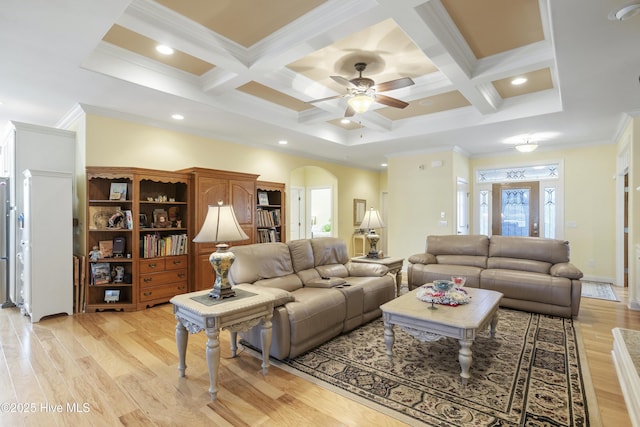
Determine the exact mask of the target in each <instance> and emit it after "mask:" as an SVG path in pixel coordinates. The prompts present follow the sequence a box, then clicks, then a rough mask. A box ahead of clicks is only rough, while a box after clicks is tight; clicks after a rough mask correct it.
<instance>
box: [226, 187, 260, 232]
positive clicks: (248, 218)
mask: <svg viewBox="0 0 640 427" xmlns="http://www.w3.org/2000/svg"><path fill="white" fill-rule="evenodd" d="M229 189H230V191H231V203H232V205H233V210H234V212H235V214H236V218H237V219H238V223H239V224H240V226H241V227H242V230H243V231H244V232H245V233H247V236H249V239H248V240H244V241H242V242H234V243H233V244H234V245H246V244H249V243H253V242H254V241H255V240H254V237H253V235H254V229H255V222H254V212H255V197H256V196H255V194H256V193H255V181H245V180H230V181H229Z"/></svg>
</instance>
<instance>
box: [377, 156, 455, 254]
mask: <svg viewBox="0 0 640 427" xmlns="http://www.w3.org/2000/svg"><path fill="white" fill-rule="evenodd" d="M454 158H457V155H454V153H453V152H442V153H425V154H411V155H407V156H400V157H393V158H391V159H389V162H388V164H389V166H388V188H389V207H388V212H389V224H388V236H389V237H388V239H389V242H388V247H389V255H390V256H394V257H395V256H399V257H403V258H408V257H409V256H410V255H412V254H414V253H417V252H422V251H424V249H425V237H426V236H427V235H428V234H452V233H455V215H454V209H455V195H456V193H455V185H456V184H455V182H456V177H455V174H456V173H457V171H458V166H457V165H456V164H454V163H455V162H454ZM443 212H444V218H441V213H443ZM441 221H447V224H446V225H444V224H443V223H441Z"/></svg>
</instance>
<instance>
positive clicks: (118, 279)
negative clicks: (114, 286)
mask: <svg viewBox="0 0 640 427" xmlns="http://www.w3.org/2000/svg"><path fill="white" fill-rule="evenodd" d="M111 274H112V275H113V283H122V282H123V281H124V267H122V266H120V265H118V266H116V267H115V268H114V269H113V272H112V273H111Z"/></svg>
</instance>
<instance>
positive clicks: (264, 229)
mask: <svg viewBox="0 0 640 427" xmlns="http://www.w3.org/2000/svg"><path fill="white" fill-rule="evenodd" d="M284 190H285V185H284V184H283V183H279V182H267V181H257V182H256V243H268V242H284V241H286V240H287V238H286V237H287V235H286V227H285V224H286V220H285V212H286V209H285V207H286V206H285V191H284Z"/></svg>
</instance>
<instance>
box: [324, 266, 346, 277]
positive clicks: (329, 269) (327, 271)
mask: <svg viewBox="0 0 640 427" xmlns="http://www.w3.org/2000/svg"><path fill="white" fill-rule="evenodd" d="M316 270H318V273H320V277H347V276H348V275H349V271H347V267H346V266H345V265H344V264H326V265H318V266H317V267H316Z"/></svg>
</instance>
